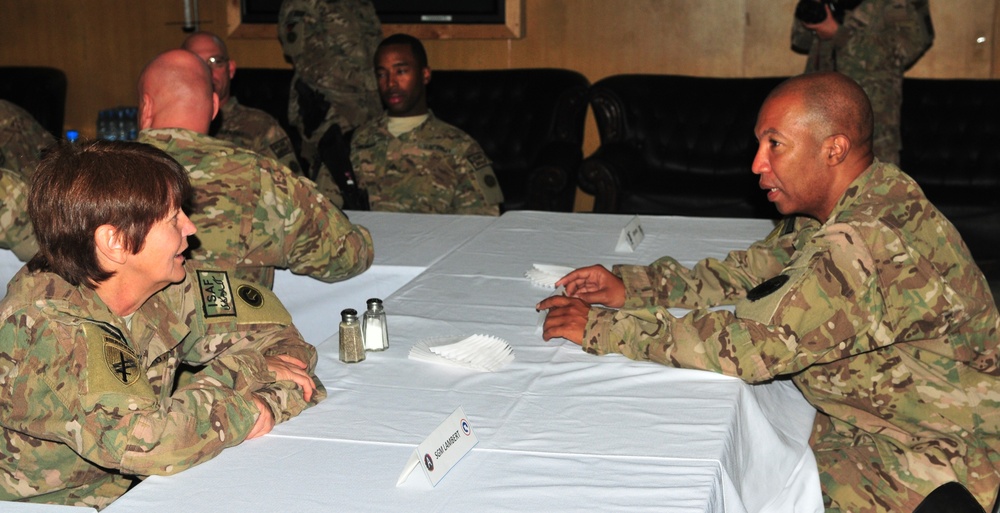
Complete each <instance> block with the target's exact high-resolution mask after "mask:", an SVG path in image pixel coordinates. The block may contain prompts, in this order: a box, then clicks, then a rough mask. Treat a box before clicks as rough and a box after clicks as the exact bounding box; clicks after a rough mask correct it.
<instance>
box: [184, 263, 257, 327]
mask: <svg viewBox="0 0 1000 513" xmlns="http://www.w3.org/2000/svg"><path fill="white" fill-rule="evenodd" d="M197 275H198V289H199V290H200V291H201V300H202V301H201V302H202V305H203V308H204V311H205V318H212V317H235V316H236V303H234V302H233V287H232V285H230V283H229V273H227V272H226V271H203V270H198V271H197ZM258 294H259V293H258Z"/></svg>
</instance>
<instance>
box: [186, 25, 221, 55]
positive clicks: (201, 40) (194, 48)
mask: <svg viewBox="0 0 1000 513" xmlns="http://www.w3.org/2000/svg"><path fill="white" fill-rule="evenodd" d="M203 46H212V47H214V48H215V51H216V52H217V53H218V54H220V55H222V56H223V57H229V49H228V48H226V42H225V41H223V40H222V38H220V37H219V36H217V35H215V34H213V33H211V32H206V31H204V30H199V31H198V32H195V33H193V34H191V35H190V36H188V37H186V38H185V39H184V43H182V44H181V48H183V49H185V50H187V51H189V52H193V53H198V49H199V48H201V47H203Z"/></svg>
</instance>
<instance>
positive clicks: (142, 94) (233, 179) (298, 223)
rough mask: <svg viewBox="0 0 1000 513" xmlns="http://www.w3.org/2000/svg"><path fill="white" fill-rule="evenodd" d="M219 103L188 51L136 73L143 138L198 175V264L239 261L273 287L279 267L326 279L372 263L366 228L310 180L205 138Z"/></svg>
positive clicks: (247, 274) (204, 68)
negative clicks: (342, 210) (349, 217)
mask: <svg viewBox="0 0 1000 513" xmlns="http://www.w3.org/2000/svg"><path fill="white" fill-rule="evenodd" d="M218 108H219V97H218V95H217V94H216V93H215V92H214V89H213V86H212V74H211V71H210V70H209V67H208V65H207V64H205V62H203V61H202V59H200V58H199V57H198V56H197V55H195V54H193V53H191V52H189V51H187V50H181V49H178V50H170V51H167V52H165V53H163V54H161V55H159V56H158V57H156V58H155V59H153V60H152V61H151V62H150V63H149V64H148V65H147V66H146V68H145V69H144V70H143V72H142V75H141V76H140V78H139V126H140V128H141V129H142V131H141V132H140V133H139V138H138V141H139V142H144V143H147V144H150V145H152V146H155V147H157V148H159V149H161V150H163V151H165V152H167V153H168V154H169V155H170V156H171V157H173V158H174V159H176V160H177V161H178V162H180V163H181V164H182V165H183V166H184V167H185V168H186V169H187V170H188V173H189V175H190V177H191V185H192V187H193V189H194V205H193V208H192V210H191V220H192V221H194V223H195V224H196V225H197V226H198V235H197V239H198V244H197V245H192V249H191V256H192V260H193V262H192V263H193V264H194V265H199V264H201V263H207V264H209V265H215V266H226V267H230V266H232V267H235V268H236V272H237V276H239V277H241V278H245V279H248V280H252V281H256V282H258V283H260V284H262V285H265V286H267V287H270V286H271V284H272V283H273V279H274V269H275V268H287V269H290V270H291V271H292V272H294V273H297V274H305V275H308V276H311V277H313V278H316V279H319V280H322V281H326V282H333V281H338V280H343V279H347V278H349V277H351V276H354V275H356V274H359V273H361V272H363V271H364V270H365V269H368V267H369V266H371V263H372V258H373V252H372V251H373V250H372V240H371V235H370V234H369V233H368V230H367V229H365V228H364V227H362V226H357V225H354V224H351V222H350V221H349V220H348V219H347V217H346V216H345V215H344V213H343V212H341V211H340V209H338V208H337V207H336V206H334V205H333V203H331V202H330V201H329V200H328V199H327V198H326V197H325V196H323V195H322V194H321V193H320V192H319V191H318V190H316V185H315V184H314V183H313V182H312V181H311V180H309V179H307V178H304V177H299V176H296V175H295V174H294V173H292V171H291V170H290V169H288V168H287V167H285V166H282V165H281V164H280V163H279V162H277V161H275V160H273V159H270V158H267V157H263V156H261V155H258V154H256V153H253V152H251V151H248V150H245V149H243V148H238V147H236V146H235V145H233V144H232V143H229V142H226V141H223V140H220V139H216V138H214V137H210V136H208V135H206V134H207V133H208V127H209V123H211V121H212V117H213V116H214V115H215V113H216V112H217V111H218Z"/></svg>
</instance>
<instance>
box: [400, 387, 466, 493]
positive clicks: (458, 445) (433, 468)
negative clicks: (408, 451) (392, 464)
mask: <svg viewBox="0 0 1000 513" xmlns="http://www.w3.org/2000/svg"><path fill="white" fill-rule="evenodd" d="M478 443H479V439H478V438H477V437H476V433H475V432H474V431H473V430H472V424H471V423H470V422H469V418H468V417H466V415H465V411H464V410H463V409H462V407H461V406H459V407H458V409H457V410H455V412H454V413H452V414H451V415H450V416H449V417H448V418H447V420H445V421H444V422H442V423H441V425H439V426H438V427H437V428H436V429H435V430H434V431H433V432H432V433H431V434H430V436H428V437H427V438H426V439H425V440H424V441H423V442H422V443H421V444H420V445H418V446H417V448H416V449H415V450H414V451H413V454H412V455H411V456H410V459H409V460H407V461H406V467H405V468H403V473H402V474H400V475H399V479H397V480H396V486H399V485H401V484H403V482H405V481H406V478H407V476H409V475H410V473H411V472H413V469H414V468H416V467H417V465H419V466H420V468H422V469H423V473H424V476H426V477H427V480H428V481H430V483H431V486H437V484H438V483H439V482H440V481H441V479H443V478H444V476H445V474H447V473H448V471H449V470H451V468H452V467H454V466H455V465H456V464H457V463H458V460H460V459H462V458H463V457H464V456H465V455H466V454H468V453H469V451H471V450H472V448H473V447H475V446H476V444H478Z"/></svg>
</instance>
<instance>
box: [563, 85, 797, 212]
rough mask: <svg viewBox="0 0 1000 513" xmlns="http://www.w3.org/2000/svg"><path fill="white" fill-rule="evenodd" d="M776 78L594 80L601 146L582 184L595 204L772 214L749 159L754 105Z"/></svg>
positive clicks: (606, 208) (607, 208)
mask: <svg viewBox="0 0 1000 513" xmlns="http://www.w3.org/2000/svg"><path fill="white" fill-rule="evenodd" d="M782 80H783V78H781V77H775V78H704V77H688V76H679V75H615V76H611V77H607V78H604V79H602V80H599V81H597V82H596V83H594V85H593V87H592V88H591V92H590V104H591V107H592V108H593V110H594V118H595V120H596V122H597V128H598V131H599V134H600V139H601V144H600V147H599V148H598V149H597V151H596V152H594V154H593V155H590V156H589V157H587V158H586V159H585V160H584V161H583V164H582V165H581V168H580V182H579V185H580V188H581V189H582V190H583V191H584V192H587V193H589V194H592V195H594V211H595V212H622V213H630V214H659V215H688V216H708V217H761V218H775V217H778V215H779V214H778V213H777V212H776V211H775V209H774V207H773V206H772V205H770V204H769V203H768V201H767V198H766V196H765V195H764V194H763V193H762V192H761V190H760V188H759V187H758V185H757V177H756V176H755V175H754V174H752V173H751V172H750V164H751V162H752V161H753V157H754V153H755V152H756V149H757V144H756V141H755V139H754V135H753V128H754V124H755V123H756V120H757V110H758V109H759V108H760V105H761V103H762V102H763V101H764V98H765V97H766V96H767V94H768V93H769V92H770V91H771V89H773V88H774V87H775V86H776V85H777V84H778V83H780V82H781V81H782Z"/></svg>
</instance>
